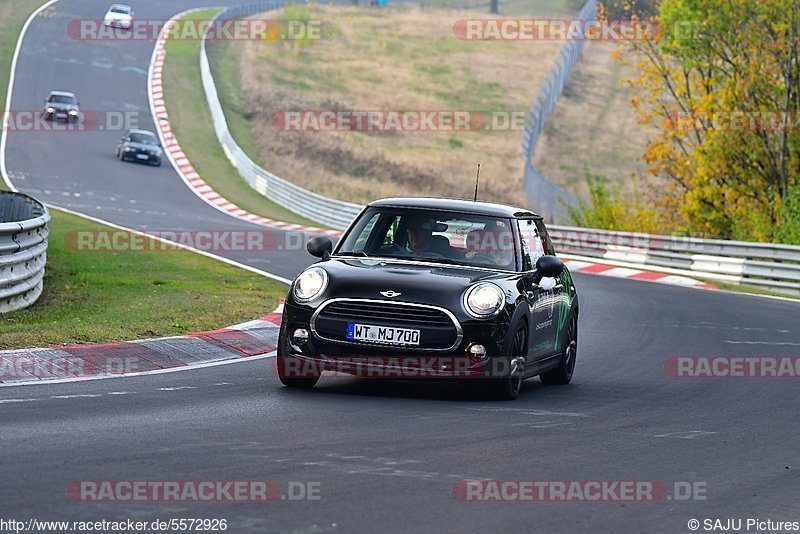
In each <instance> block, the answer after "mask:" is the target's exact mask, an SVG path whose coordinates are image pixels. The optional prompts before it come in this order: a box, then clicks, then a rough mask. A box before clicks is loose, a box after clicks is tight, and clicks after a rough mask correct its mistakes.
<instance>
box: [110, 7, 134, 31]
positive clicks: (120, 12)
mask: <svg viewBox="0 0 800 534" xmlns="http://www.w3.org/2000/svg"><path fill="white" fill-rule="evenodd" d="M103 23H104V24H105V25H106V26H112V27H114V28H124V29H126V30H127V29H130V27H131V25H132V24H133V9H131V6H126V5H124V4H114V5H113V6H111V7H110V8H108V11H107V12H106V16H105V17H104V18H103Z"/></svg>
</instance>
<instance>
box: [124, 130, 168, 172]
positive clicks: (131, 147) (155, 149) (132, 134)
mask: <svg viewBox="0 0 800 534" xmlns="http://www.w3.org/2000/svg"><path fill="white" fill-rule="evenodd" d="M162 154H163V151H162V150H161V143H159V142H158V137H156V134H154V133H153V132H148V131H147V130H128V132H127V133H126V134H125V135H124V136H123V137H122V138H121V139H120V140H119V143H117V158H119V159H120V160H122V161H139V162H142V163H150V164H151V165H155V166H160V165H161V156H162Z"/></svg>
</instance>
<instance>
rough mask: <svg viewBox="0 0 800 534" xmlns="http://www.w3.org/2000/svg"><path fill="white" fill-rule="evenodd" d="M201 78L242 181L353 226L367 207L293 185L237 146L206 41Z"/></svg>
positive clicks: (253, 8) (265, 7)
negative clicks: (220, 98) (218, 90)
mask: <svg viewBox="0 0 800 534" xmlns="http://www.w3.org/2000/svg"><path fill="white" fill-rule="evenodd" d="M286 4H287V2H280V1H275V2H262V3H258V4H248V5H244V6H236V7H231V8H228V9H225V10H223V11H221V12H220V13H219V14H218V15H217V17H216V20H225V19H230V18H235V17H243V16H248V15H253V14H255V13H261V12H264V11H271V10H273V9H278V8H280V7H283V6H285V5H286ZM200 77H201V79H202V83H203V88H204V89H205V93H206V100H208V107H209V108H210V110H211V117H212V119H213V121H214V131H215V132H216V134H217V139H218V140H219V142H220V144H221V145H222V150H223V151H224V152H225V155H226V156H227V157H228V159H229V160H230V162H231V164H232V165H233V166H234V167H236V170H237V171H238V172H239V174H240V175H241V176H242V178H244V179H245V180H246V181H247V183H248V184H250V186H251V187H252V188H253V189H255V190H256V191H258V192H259V193H260V194H262V195H264V196H265V197H267V198H268V199H270V200H272V201H273V202H276V203H277V204H279V205H281V206H283V207H284V208H286V209H288V210H291V211H293V212H294V213H297V214H298V215H302V216H303V217H306V218H308V219H311V220H312V221H317V222H319V223H322V224H324V225H327V226H330V227H331V228H336V229H338V230H341V229H344V228H346V227H347V225H348V224H350V221H351V220H353V218H354V217H355V216H356V215H358V212H359V211H361V208H362V207H363V206H360V205H358V204H353V203H352V202H344V201H342V200H336V199H333V198H328V197H325V196H322V195H319V194H317V193H314V192H312V191H309V190H307V189H303V188H302V187H299V186H297V185H295V184H292V183H291V182H287V181H286V180H284V179H283V178H279V177H278V176H275V175H274V174H272V173H271V172H269V171H268V170H266V169H263V168H261V167H259V166H258V165H257V164H256V163H255V162H254V161H253V160H251V159H250V158H249V157H248V156H247V154H245V152H244V150H242V149H241V148H240V147H239V145H237V144H236V141H235V140H234V139H233V136H231V132H230V130H228V123H227V121H226V120H225V113H224V112H223V111H222V105H221V104H220V102H219V98H218V96H217V87H216V85H215V83H214V77H213V76H212V74H211V67H210V65H209V63H208V56H207V55H206V40H205V39H203V42H202V45H201V48H200Z"/></svg>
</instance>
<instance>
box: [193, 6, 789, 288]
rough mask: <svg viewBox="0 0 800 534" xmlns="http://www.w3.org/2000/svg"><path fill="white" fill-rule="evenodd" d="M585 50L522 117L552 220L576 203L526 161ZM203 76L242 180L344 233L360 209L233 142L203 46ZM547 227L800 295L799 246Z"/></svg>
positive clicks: (621, 252) (624, 261) (599, 246)
mask: <svg viewBox="0 0 800 534" xmlns="http://www.w3.org/2000/svg"><path fill="white" fill-rule="evenodd" d="M287 3H288V2H285V1H271V2H262V3H256V4H248V5H245V6H237V7H233V8H228V9H226V10H224V11H222V12H220V14H219V15H218V16H217V19H219V20H224V19H228V18H235V17H241V16H248V15H252V14H255V13H260V12H264V11H270V10H274V9H278V8H280V7H283V6H285V5H286V4H287ZM595 10H596V0H589V1H588V2H586V4H585V5H584V6H583V8H582V9H581V11H580V14H579V17H580V18H581V19H583V20H590V19H592V17H594V13H595ZM582 44H583V43H582V41H580V40H577V41H569V42H568V43H566V44H565V45H564V46H563V47H562V49H561V52H560V54H559V59H558V62H557V64H556V66H555V67H554V68H553V69H552V70H551V72H550V73H549V74H548V76H547V78H546V80H545V84H544V86H543V87H542V90H541V92H540V93H539V96H538V97H537V99H536V101H535V102H534V104H533V106H532V107H531V110H530V111H529V113H528V115H527V117H526V122H525V130H524V133H523V136H522V145H521V148H522V152H523V154H525V156H526V165H525V190H526V193H527V196H528V202H529V204H530V205H531V206H535V207H536V209H535V211H538V212H540V213H543V215H546V216H549V217H548V218H549V219H551V220H552V219H555V220H560V219H561V220H563V219H564V218H565V212H566V208H565V206H564V204H565V203H566V204H570V203H572V202H574V197H572V195H571V194H570V193H569V192H568V191H566V190H564V189H563V188H560V187H559V186H557V185H555V184H553V183H552V182H550V181H549V180H547V178H545V177H544V176H542V175H541V173H539V172H538V171H537V170H536V169H534V168H533V165H532V164H531V156H532V154H533V149H534V147H535V146H536V141H537V140H538V138H539V134H540V133H541V130H542V127H543V125H544V123H545V122H546V121H547V119H548V117H549V115H550V112H551V111H552V109H553V106H554V105H555V102H556V100H557V99H558V96H559V95H560V94H561V91H562V90H563V88H564V84H565V83H566V80H567V78H568V76H569V72H570V70H571V69H572V67H573V66H574V64H575V62H576V61H577V59H578V55H579V53H580V49H581V46H582ZM200 71H201V76H202V81H203V87H204V88H205V92H206V98H207V100H208V105H209V108H210V109H211V114H212V117H213V121H214V130H215V131H216V134H217V138H218V139H219V142H220V143H221V145H222V148H223V150H224V151H225V154H226V155H227V157H228V159H229V160H230V161H231V163H232V164H233V165H234V166H235V167H236V169H237V170H238V171H239V174H240V175H241V176H242V177H243V178H244V179H245V180H246V181H247V182H248V183H249V184H250V185H251V186H252V187H253V188H255V189H256V190H257V191H258V192H259V193H261V194H262V195H264V196H266V197H267V198H269V199H270V200H273V201H274V202H277V203H278V204H280V205H282V206H284V207H285V208H287V209H290V210H291V211H293V212H295V213H298V214H300V215H302V216H304V217H307V218H309V219H312V220H315V221H319V222H321V223H323V224H326V225H328V226H331V227H333V228H339V229H341V228H345V227H346V226H347V225H348V224H349V223H350V221H351V220H352V219H353V217H355V216H356V215H357V214H358V212H359V211H360V210H361V208H362V206H360V205H358V204H353V203H350V202H343V201H340V200H336V199H332V198H328V197H324V196H322V195H319V194H317V193H314V192H312V191H308V190H306V189H303V188H301V187H299V186H297V185H294V184H292V183H290V182H288V181H286V180H284V179H282V178H279V177H278V176H275V175H274V174H272V173H271V172H269V171H267V170H265V169H263V168H261V167H259V166H258V165H257V164H256V163H254V162H253V161H252V160H251V159H250V158H249V157H248V156H247V155H246V154H245V153H244V151H243V150H242V149H241V148H240V147H239V146H238V145H237V144H236V141H235V140H234V139H233V137H232V136H231V133H230V131H229V130H228V125H227V122H226V120H225V114H224V113H223V111H222V106H221V104H220V102H219V99H218V96H217V89H216V85H215V84H214V79H213V76H212V74H211V68H210V65H209V62H208V57H207V55H206V41H205V40H203V43H202V47H201V53H200ZM548 227H549V228H550V232H551V237H552V239H553V243H554V245H555V246H556V250H557V251H558V252H559V253H560V254H562V255H565V256H572V257H578V258H583V257H586V258H598V259H601V260H603V263H609V264H613V265H619V266H630V267H639V268H641V267H644V268H646V269H650V270H656V271H663V272H669V273H674V274H689V275H695V276H699V277H702V278H708V279H713V280H723V281H728V282H732V283H736V284H749V285H753V286H759V287H763V288H767V289H771V290H774V291H780V292H786V293H791V294H798V295H800V247H797V246H790V245H774V244H763V243H750V242H741V241H724V240H719V239H698V238H691V237H681V236H663V235H651V234H642V233H632V232H614V231H608V230H593V229H587V228H576V227H571V226H557V225H553V224H550V225H548Z"/></svg>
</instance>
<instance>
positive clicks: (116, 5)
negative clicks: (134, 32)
mask: <svg viewBox="0 0 800 534" xmlns="http://www.w3.org/2000/svg"><path fill="white" fill-rule="evenodd" d="M115 7H118V8H120V9H127V10H128V11H130V10H131V6H129V5H126V4H111V7H109V8H108V10H109V11H111V10H112V9H114V8H115Z"/></svg>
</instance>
